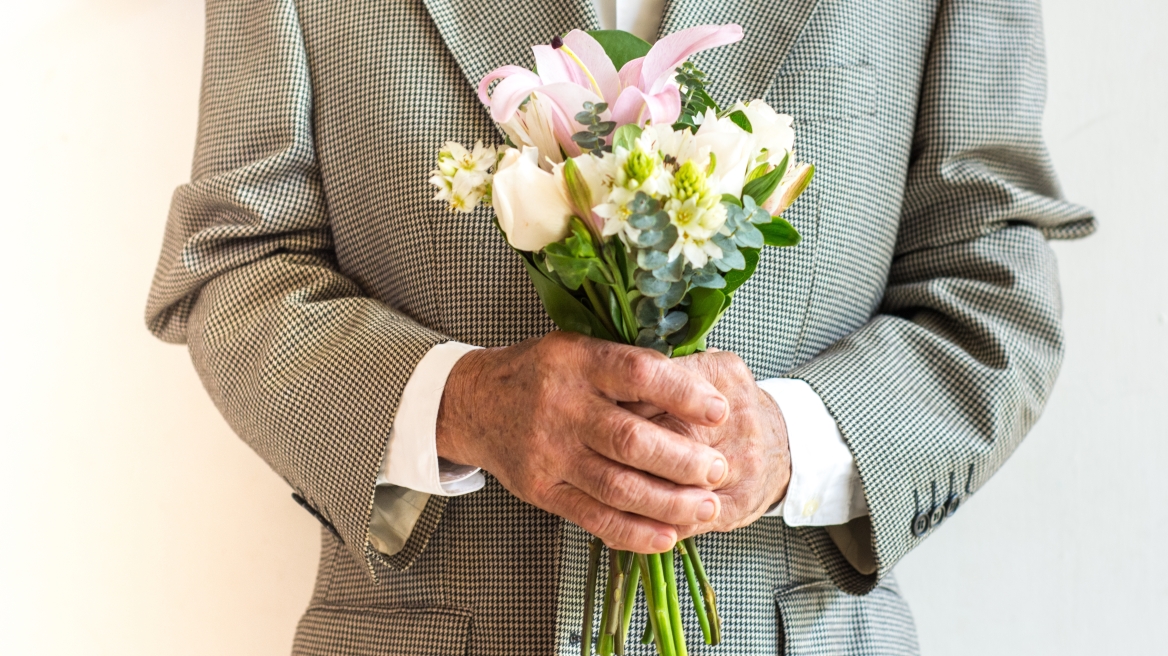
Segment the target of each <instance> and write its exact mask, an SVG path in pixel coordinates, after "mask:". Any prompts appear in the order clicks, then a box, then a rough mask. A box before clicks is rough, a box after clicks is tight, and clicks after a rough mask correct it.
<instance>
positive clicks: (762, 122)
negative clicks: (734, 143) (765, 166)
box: [734, 100, 795, 166]
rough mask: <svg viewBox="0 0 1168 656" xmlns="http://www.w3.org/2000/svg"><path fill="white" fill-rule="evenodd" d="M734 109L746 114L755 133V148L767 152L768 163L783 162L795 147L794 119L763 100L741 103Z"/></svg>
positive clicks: (773, 164)
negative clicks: (786, 154)
mask: <svg viewBox="0 0 1168 656" xmlns="http://www.w3.org/2000/svg"><path fill="white" fill-rule="evenodd" d="M734 109H741V110H742V113H743V114H746V118H747V119H748V120H749V121H750V127H751V129H752V130H753V131H754V138H755V146H756V147H757V148H758V149H759V150H762V149H766V151H767V163H769V164H771V165H772V166H775V165H777V164H778V163H779V162H781V161H782V160H783V155H784V154H785V153H786V152H787V151H789V150H791V149H793V148H794V147H795V129H794V128H792V127H791V121H792V120H793V119H792V118H791V117H790V116H788V115H786V114H779V113H778V112H776V111H775V110H773V109H771V107H770V105H768V104H766V103H765V102H763V101H762V100H753V101H751V102H750V104H749V105H743V104H742V103H739V104H738V105H735V107H734ZM755 152H756V154H757V152H758V151H755Z"/></svg>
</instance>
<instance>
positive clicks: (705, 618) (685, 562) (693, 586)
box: [677, 540, 714, 645]
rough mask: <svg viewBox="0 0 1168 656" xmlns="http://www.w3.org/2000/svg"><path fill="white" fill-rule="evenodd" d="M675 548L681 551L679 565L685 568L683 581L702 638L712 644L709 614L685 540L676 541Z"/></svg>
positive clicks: (712, 637)
mask: <svg viewBox="0 0 1168 656" xmlns="http://www.w3.org/2000/svg"><path fill="white" fill-rule="evenodd" d="M677 550H678V551H679V552H680V553H681V565H682V568H684V569H685V582H686V583H687V584H688V587H689V597H690V599H692V600H693V606H694V613H696V614H697V616H698V624H699V625H700V626H701V627H702V639H703V640H705V642H706V644H707V645H712V644H714V642H713V640H714V636H713V634H712V633H711V632H710V616H709V615H707V614H706V605H705V602H703V601H702V590H701V588H700V587H699V586H698V577H697V574H695V573H694V566H693V558H692V557H691V556H690V554H689V550H688V549H686V548H685V541H684V540H682V541H681V542H678V543H677Z"/></svg>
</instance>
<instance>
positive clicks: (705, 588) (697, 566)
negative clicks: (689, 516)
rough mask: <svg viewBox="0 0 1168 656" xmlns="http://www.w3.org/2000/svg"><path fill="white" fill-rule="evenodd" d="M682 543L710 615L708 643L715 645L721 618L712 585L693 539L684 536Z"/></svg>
mask: <svg viewBox="0 0 1168 656" xmlns="http://www.w3.org/2000/svg"><path fill="white" fill-rule="evenodd" d="M683 544H685V548H686V549H687V550H688V551H689V554H690V557H691V558H692V559H693V565H694V573H695V574H697V577H698V584H699V585H700V586H701V588H702V597H703V598H704V599H705V602H706V613H707V614H709V616H710V633H711V638H712V640H713V642H711V643H710V644H712V645H716V644H718V643H720V642H722V620H721V618H719V617H718V602H717V599H716V598H715V596H714V586H712V585H710V578H709V577H708V576H706V568H705V567H703V566H702V555H701V554H700V553H698V547H697V544H695V543H694V539H693V538H686V539H685V540H683Z"/></svg>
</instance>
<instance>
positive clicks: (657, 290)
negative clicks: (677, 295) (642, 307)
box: [637, 271, 671, 297]
mask: <svg viewBox="0 0 1168 656" xmlns="http://www.w3.org/2000/svg"><path fill="white" fill-rule="evenodd" d="M670 287H671V283H669V282H668V281H664V280H658V279H656V278H654V277H653V274H652V273H650V272H649V271H638V272H637V290H639V291H640V292H641V293H642V294H644V295H645V296H653V297H657V296H661V295H662V294H664V293H666V292H668V291H669V288H670Z"/></svg>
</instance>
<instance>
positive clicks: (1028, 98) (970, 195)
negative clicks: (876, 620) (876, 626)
mask: <svg viewBox="0 0 1168 656" xmlns="http://www.w3.org/2000/svg"><path fill="white" fill-rule="evenodd" d="M1044 96H1045V63H1044V54H1043V43H1042V24H1041V16H1040V12H1039V7H1038V2H1037V0H1009V1H1006V2H992V3H991V2H982V1H980V0H945V1H943V2H942V4H941V7H940V10H939V13H938V18H937V23H936V25H935V27H934V35H933V41H932V43H931V47H930V51H929V58H928V61H927V64H926V67H925V70H924V77H923V82H922V87H921V100H920V105H919V115H918V119H917V129H916V134H915V137H914V145H913V152H912V160H911V164H910V168H909V173H908V181H907V188H906V192H905V201H904V207H903V213H902V217H901V225H900V230H899V235H898V238H897V246H896V252H895V256H894V259H893V262H892V265H891V268H890V271H889V273H888V284H887V288H886V292H885V296H884V300H883V303H882V307H881V309H880V311H879V313H878V314H877V315H876V316H874V317H873V318H872V319H871V321H869V322H868V323H867V324H866V325H865V326H863V327H862V328H861V329H859V330H858V331H856V332H854V333H853V334H851V335H848V336H847V337H845V338H843V339H841V340H840V341H839V342H837V343H836V344H834V345H832V346H831V347H830V348H828V349H827V350H825V351H824V352H823V353H821V354H820V355H818V356H817V357H815V358H813V359H812V360H811V361H809V362H807V363H805V364H803V365H801V366H799V367H798V368H797V369H795V370H794V371H793V372H792V373H791V374H790V375H791V376H792V377H795V378H800V379H802V380H805V381H807V383H809V384H810V385H811V387H812V388H813V389H814V390H815V391H816V392H817V393H818V394H819V395H820V396H821V397H822V399H823V401H824V403H825V404H826V405H827V407H828V409H829V410H830V412H831V413H832V415H833V416H834V418H835V419H836V422H837V423H838V425H839V427H840V430H841V432H842V433H843V436H844V438H845V440H846V441H847V443H848V445H849V447H850V449H851V450H852V452H853V454H854V455H855V458H856V463H857V466H858V468H859V472H860V477H861V479H862V481H863V486H864V490H865V494H866V496H867V500H868V506H869V508H870V511H871V515H870V522H871V528H870V540H871V546H872V549H873V551H874V556H875V565H876V567H875V569H876V571H875V573H873V574H870V575H864V574H862V573H860V572H859V571H857V570H856V568H854V567H852V566H851V565H849V564H848V560H847V559H845V558H843V557H842V556H841V554H840V551H839V549H838V548H837V547H836V545H835V543H833V541H832V540H831V538H830V537H829V536H828V532H827V531H826V530H824V529H821V528H806V529H800V530H801V531H802V532H803V535H804V537H805V538H806V539H807V540H808V541H809V542H810V544H811V545H812V548H813V549H814V550H815V551H816V552H817V554H818V555H819V557H820V559H821V560H822V561H823V562H824V564H825V565H826V567H827V569H828V571H829V573H830V574H831V576H832V578H833V580H834V581H835V582H836V583H837V584H838V585H840V587H842V588H843V589H844V590H846V591H849V592H852V593H856V594H862V593H865V592H867V591H869V590H871V589H872V588H873V587H874V586H875V585H876V582H877V579H878V578H879V577H880V576H883V575H884V574H885V573H887V572H888V571H889V570H890V569H891V568H892V566H893V565H895V564H896V562H897V561H899V560H900V558H901V557H903V556H904V555H905V554H906V553H908V551H909V550H910V549H912V548H913V547H915V546H916V545H917V544H919V543H920V542H921V540H922V539H923V537H925V536H927V535H928V534H929V533H930V532H931V530H935V524H932V525H928V526H926V529H927V530H926V531H924V532H923V534H922V535H921V536H919V537H918V536H917V535H916V534H914V531H913V521H914V519H915V518H916V517H917V516H918V515H920V514H921V513H922V512H928V511H931V510H933V509H934V508H936V507H938V506H939V505H941V504H945V503H946V501H947V500H948V499H949V498H950V496H951V495H957V496H958V497H959V498H961V497H963V495H966V494H968V493H972V492H973V491H975V490H976V489H977V488H978V487H979V486H980V485H981V484H982V483H984V482H985V481H986V479H988V478H989V477H990V475H992V474H993V473H994V472H995V471H996V470H997V469H998V467H1000V466H1001V465H1002V463H1003V461H1004V460H1005V459H1006V458H1007V457H1008V456H1009V455H1010V453H1011V452H1012V451H1013V450H1014V448H1015V447H1016V446H1017V445H1018V443H1019V442H1020V441H1021V439H1022V438H1023V436H1024V435H1025V434H1026V433H1027V431H1028V430H1029V429H1030V427H1031V425H1033V424H1034V422H1035V421H1036V420H1037V419H1038V416H1039V414H1040V413H1041V411H1042V408H1043V405H1044V404H1045V402H1046V399H1047V395H1048V394H1049V393H1050V390H1051V386H1052V385H1053V383H1054V380H1055V376H1056V375H1057V373H1058V369H1059V365H1060V363H1061V360H1062V354H1063V334H1062V327H1061V325H1060V315H1061V307H1060V300H1059V286H1058V276H1057V268H1056V263H1055V258H1054V254H1053V253H1052V251H1051V249H1050V247H1049V246H1048V244H1047V241H1046V240H1047V239H1049V238H1073V237H1080V236H1084V235H1087V234H1089V233H1090V232H1091V231H1092V230H1093V229H1094V219H1093V218H1092V217H1091V215H1090V214H1089V212H1087V211H1086V210H1084V209H1082V208H1080V207H1077V206H1074V205H1071V204H1069V203H1067V202H1065V201H1063V200H1062V199H1061V193H1060V191H1059V188H1058V184H1057V182H1056V180H1055V176H1054V173H1053V171H1052V169H1051V165H1050V162H1049V160H1048V156H1047V153H1046V150H1045V147H1044V145H1043V143H1042V138H1041V118H1042V109H1043V104H1044ZM864 521H868V520H867V519H865V520H864ZM918 528H919V526H918ZM864 532H868V531H867V530H865V531H864ZM837 533H838V531H837ZM837 537H838V536H837ZM853 562H855V560H854V559H853Z"/></svg>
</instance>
